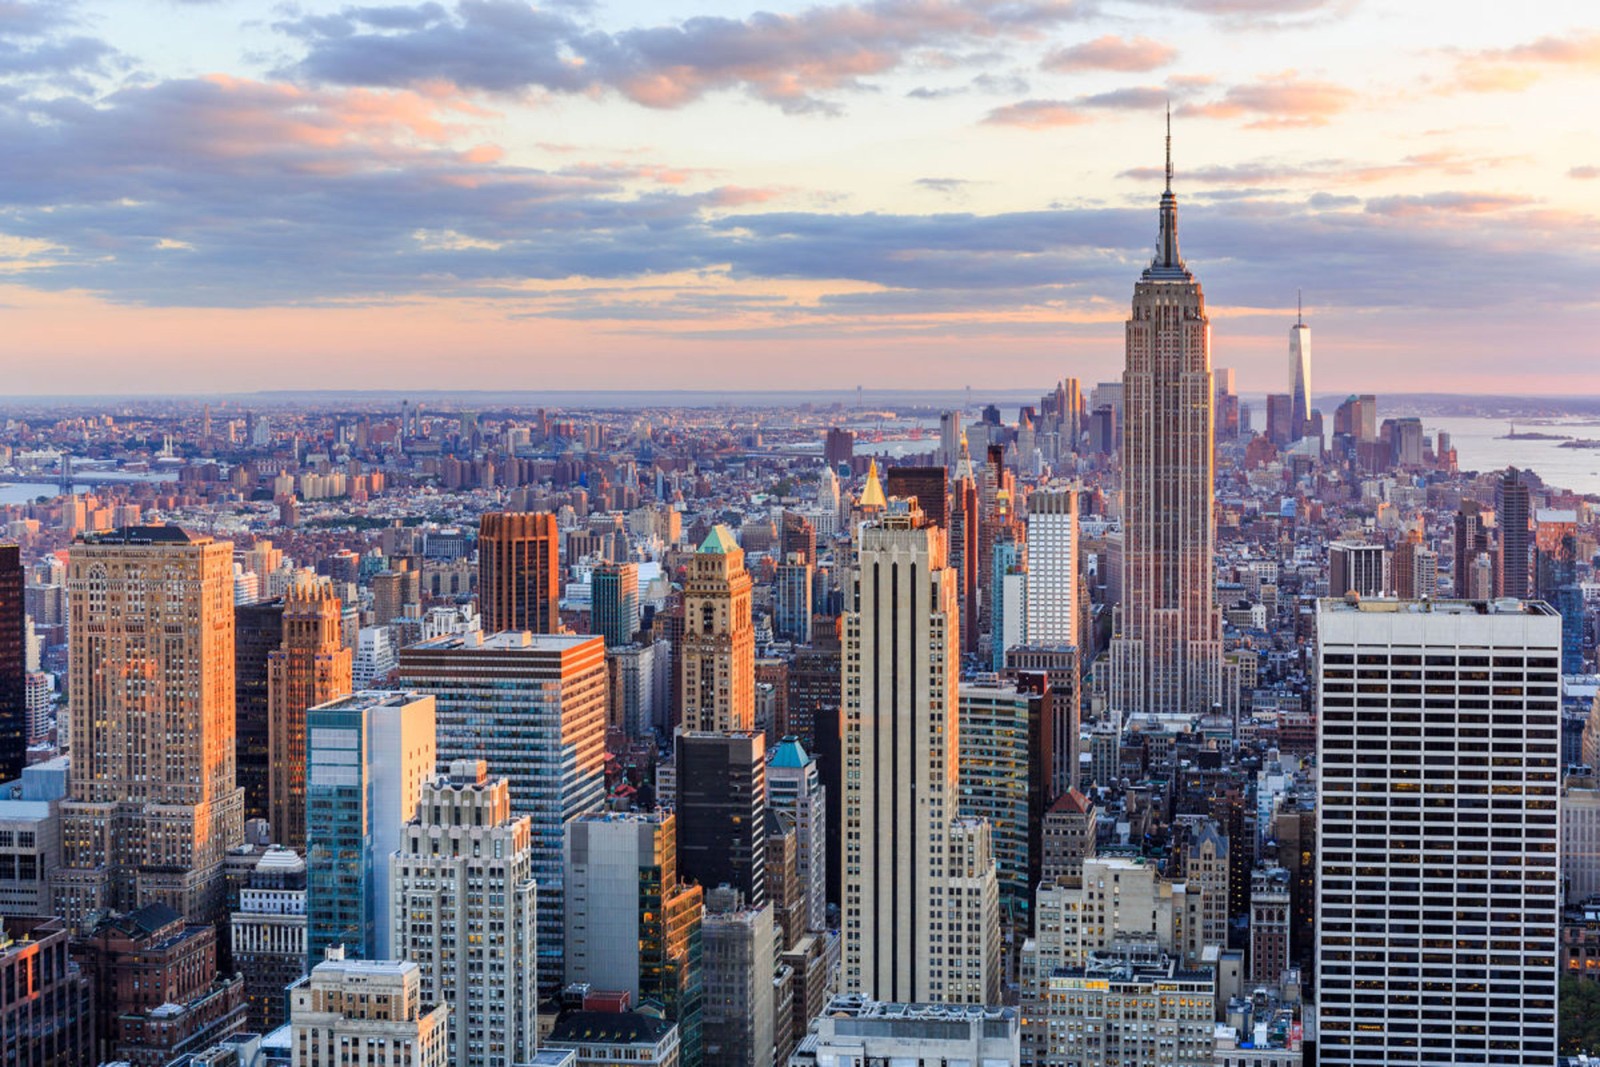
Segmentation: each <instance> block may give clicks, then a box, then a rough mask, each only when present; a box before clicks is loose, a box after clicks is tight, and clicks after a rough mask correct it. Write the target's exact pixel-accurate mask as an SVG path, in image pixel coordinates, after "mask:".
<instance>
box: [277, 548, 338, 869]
mask: <svg viewBox="0 0 1600 1067" xmlns="http://www.w3.org/2000/svg"><path fill="white" fill-rule="evenodd" d="M343 618H344V616H343V610H342V608H341V605H340V603H339V598H338V597H337V596H336V595H335V594H334V592H333V583H332V582H330V581H328V580H327V579H326V578H320V579H316V580H313V581H307V582H301V583H299V584H297V585H294V586H291V587H290V589H289V591H288V592H287V593H286V594H285V595H284V599H283V644H282V645H281V646H280V647H279V648H278V649H276V650H275V651H273V652H271V653H269V654H268V657H267V704H268V716H267V721H268V739H267V748H268V751H269V753H270V754H271V764H270V766H271V773H270V775H269V778H268V796H269V798H270V805H269V808H268V812H269V814H268V816H267V817H268V819H269V821H270V822H271V824H272V834H273V839H274V840H275V841H277V842H278V843H279V844H280V845H287V846H288V847H289V848H292V849H296V850H300V849H304V848H305V842H306V709H307V708H313V707H316V706H317V705H319V704H326V703H328V702H329V701H331V700H338V699H339V698H340V697H343V696H348V695H350V693H351V691H352V687H353V684H354V683H353V677H354V673H353V672H354V664H355V655H354V653H353V652H351V650H350V649H348V648H346V647H345V644H344V633H343Z"/></svg>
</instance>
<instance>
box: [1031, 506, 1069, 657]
mask: <svg viewBox="0 0 1600 1067" xmlns="http://www.w3.org/2000/svg"><path fill="white" fill-rule="evenodd" d="M1027 633H1028V644H1030V645H1076V644H1077V643H1078V494H1077V492H1076V491H1074V490H1072V489H1040V490H1037V491H1035V492H1034V493H1033V494H1032V495H1030V496H1029V497H1028V625H1027Z"/></svg>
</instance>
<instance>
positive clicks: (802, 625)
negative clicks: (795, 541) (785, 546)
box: [772, 553, 815, 645]
mask: <svg viewBox="0 0 1600 1067" xmlns="http://www.w3.org/2000/svg"><path fill="white" fill-rule="evenodd" d="M814 577H815V572H814V570H813V568H812V566H811V564H809V563H807V562H806V561H805V559H804V557H802V556H801V555H800V554H799V553H792V554H790V555H789V556H787V557H785V559H784V561H783V562H782V563H780V564H778V575H777V578H776V579H775V580H774V581H773V584H772V615H773V622H772V629H773V632H774V633H775V634H776V635H777V636H778V637H779V638H782V639H783V640H787V641H793V642H794V643H795V644H797V645H809V644H810V643H811V608H812V599H811V594H812V580H813V578H814Z"/></svg>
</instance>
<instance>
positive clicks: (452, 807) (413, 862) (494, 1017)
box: [389, 760, 539, 1067]
mask: <svg viewBox="0 0 1600 1067" xmlns="http://www.w3.org/2000/svg"><path fill="white" fill-rule="evenodd" d="M389 862H390V865H391V867H392V877H393V882H394V886H395V900H396V907H395V908H394V941H393V944H394V949H395V951H396V952H397V953H399V954H400V955H401V956H402V957H403V958H405V959H408V960H414V961H415V962H416V963H417V964H418V965H419V966H420V967H421V968H422V996H423V999H424V1001H425V1002H426V1003H429V1004H448V1005H449V1006H450V1017H451V1018H452V1019H454V1020H455V1024H456V1025H455V1026H454V1027H453V1028H452V1030H451V1034H450V1037H451V1061H452V1062H453V1063H454V1065H455V1067H511V1065H512V1064H517V1063H528V1062H530V1061H531V1060H532V1056H533V1052H534V1045H535V1043H536V1041H537V1037H538V1023H539V983H538V961H537V958H536V952H535V941H536V931H537V923H536V921H535V914H536V912H535V909H536V907H537V905H536V899H537V893H536V889H535V886H534V880H533V823H532V820H531V819H530V818H529V817H528V816H526V815H520V816H513V815H512V814H511V787H510V785H509V784H508V783H507V781H506V779H504V778H493V779H491V778H490V777H489V772H488V765H487V764H485V763H484V762H483V761H482V760H454V761H452V762H451V764H450V773H449V774H447V775H441V776H439V777H438V778H435V779H434V780H433V781H431V782H429V783H427V784H426V785H424V786H423V787H422V802H421V803H420V804H418V806H417V817H416V818H415V819H413V820H412V821H411V824H410V825H409V826H407V827H406V828H405V836H404V838H403V840H402V843H401V845H400V851H399V852H397V853H395V854H394V855H393V856H392V857H391V858H390V861H389Z"/></svg>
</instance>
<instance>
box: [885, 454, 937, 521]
mask: <svg viewBox="0 0 1600 1067" xmlns="http://www.w3.org/2000/svg"><path fill="white" fill-rule="evenodd" d="M884 488H885V491H886V492H887V493H888V494H889V495H890V496H897V497H900V498H902V499H905V498H908V497H916V498H917V507H919V508H921V509H922V514H923V517H924V518H926V519H927V520H928V522H930V523H932V524H933V525H935V526H939V527H942V528H943V529H945V530H948V529H949V528H950V480H949V476H948V474H947V473H946V471H945V468H944V467H943V466H938V467H890V468H889V481H888V484H887V485H886V486H885V487H884Z"/></svg>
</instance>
